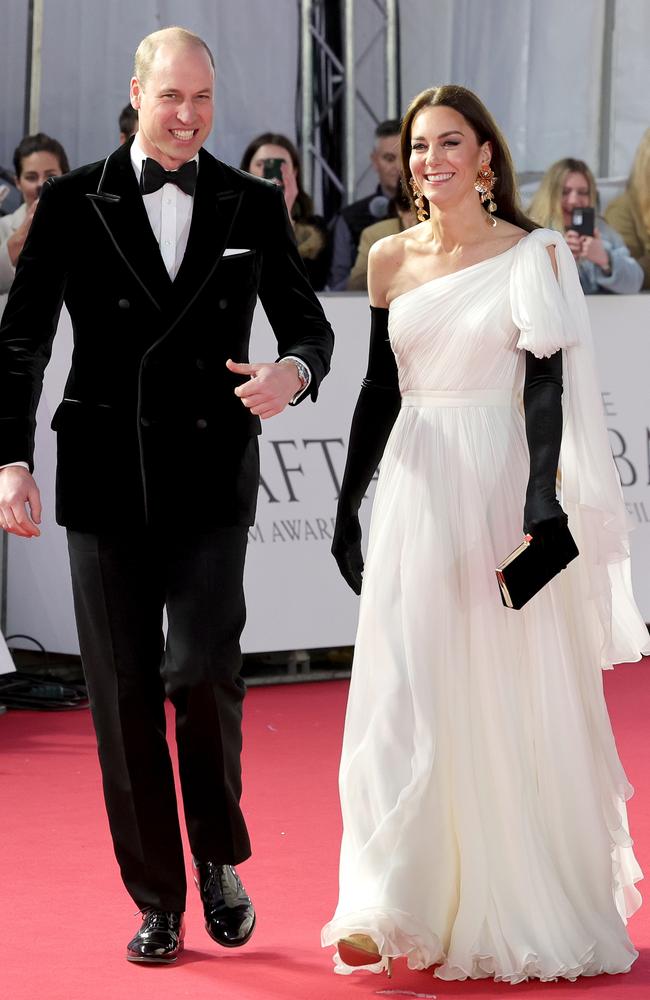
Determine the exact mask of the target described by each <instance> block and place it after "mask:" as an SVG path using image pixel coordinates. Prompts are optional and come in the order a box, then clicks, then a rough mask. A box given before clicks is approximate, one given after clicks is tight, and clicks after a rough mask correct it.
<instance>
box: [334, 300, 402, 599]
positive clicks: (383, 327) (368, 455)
mask: <svg viewBox="0 0 650 1000" xmlns="http://www.w3.org/2000/svg"><path fill="white" fill-rule="evenodd" d="M370 313H371V325H370V351H369V357H368V370H367V372H366V377H365V378H364V380H363V383H362V385H361V391H360V393H359V398H358V400H357V405H356V407H355V410H354V415H353V417H352V426H351V428H350V441H349V444H348V454H347V459H346V462H345V472H344V473H343V482H342V484H341V492H340V495H339V502H338V507H337V511H336V524H335V525H334V539H333V541H332V554H333V556H334V558H335V559H336V561H337V563H338V567H339V569H340V571H341V573H342V575H343V578H344V579H345V581H346V583H348V584H349V585H350V587H352V590H353V591H354V592H355V594H360V593H361V580H362V575H363V556H362V554H361V524H360V523H359V517H358V514H359V508H360V507H361V501H362V500H363V498H364V495H365V492H366V490H367V489H368V486H369V485H370V481H371V479H372V477H373V476H374V474H375V471H376V469H377V466H378V465H379V462H380V460H381V456H382V455H383V453H384V448H385V447H386V442H387V440H388V435H389V434H390V432H391V429H392V427H393V424H394V423H395V420H396V418H397V414H398V413H399V409H400V406H401V396H400V391H399V384H398V378H397V363H396V361H395V355H394V354H393V351H392V348H391V346H390V342H389V340H388V309H380V308H379V307H377V306H370Z"/></svg>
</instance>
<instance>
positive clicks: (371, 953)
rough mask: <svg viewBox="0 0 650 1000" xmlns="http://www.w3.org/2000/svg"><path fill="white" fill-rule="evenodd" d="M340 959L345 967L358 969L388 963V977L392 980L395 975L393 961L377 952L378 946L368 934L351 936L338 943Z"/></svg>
mask: <svg viewBox="0 0 650 1000" xmlns="http://www.w3.org/2000/svg"><path fill="white" fill-rule="evenodd" d="M336 947H337V950H338V953H339V958H340V959H341V961H342V962H343V964H344V965H350V966H352V967H353V968H356V967H358V966H361V965H376V964H377V962H381V961H385V962H386V975H387V976H388V978H389V979H390V978H391V977H392V974H393V970H392V961H393V960H392V959H391V958H386V959H384V958H383V956H382V955H380V954H379V952H378V951H377V945H376V944H375V942H374V941H373V940H372V938H371V937H370V936H369V935H368V934H350V936H349V937H344V938H341V939H340V940H339V941H337V943H336Z"/></svg>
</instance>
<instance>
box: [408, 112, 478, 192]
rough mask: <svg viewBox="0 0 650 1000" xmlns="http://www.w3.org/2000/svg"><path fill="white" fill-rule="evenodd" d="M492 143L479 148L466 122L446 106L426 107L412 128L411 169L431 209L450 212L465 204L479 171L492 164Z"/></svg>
mask: <svg viewBox="0 0 650 1000" xmlns="http://www.w3.org/2000/svg"><path fill="white" fill-rule="evenodd" d="M491 152H492V150H491V146H490V143H489V142H484V143H483V144H482V145H479V142H478V139H477V138H476V133H475V132H474V130H473V128H472V127H471V125H470V124H469V123H468V122H467V120H466V119H465V118H463V116H462V115H461V114H460V113H459V112H458V111H455V110H454V109H453V108H448V107H445V106H444V105H436V106H435V107H426V108H423V109H422V110H421V111H419V112H418V113H417V115H416V116H415V118H414V119H413V124H412V126H411V156H410V159H409V166H410V168H411V174H412V176H413V177H414V179H415V182H416V184H417V186H418V187H419V189H420V191H422V193H423V194H424V196H425V198H427V199H428V201H429V202H430V204H431V205H435V206H437V207H438V208H441V209H443V208H449V207H452V206H453V205H456V204H460V203H462V202H463V201H464V200H465V199H466V198H467V196H468V194H469V193H470V192H473V197H474V198H476V197H477V195H476V192H475V190H474V183H475V181H476V175H477V174H478V170H479V167H480V166H481V164H483V163H489V162H490V156H491Z"/></svg>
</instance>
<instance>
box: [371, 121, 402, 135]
mask: <svg viewBox="0 0 650 1000" xmlns="http://www.w3.org/2000/svg"><path fill="white" fill-rule="evenodd" d="M400 129H401V122H400V120H399V118H387V119H386V121H384V122H379V125H378V126H377V128H376V129H375V139H384V138H385V137H386V136H387V135H399V133H400Z"/></svg>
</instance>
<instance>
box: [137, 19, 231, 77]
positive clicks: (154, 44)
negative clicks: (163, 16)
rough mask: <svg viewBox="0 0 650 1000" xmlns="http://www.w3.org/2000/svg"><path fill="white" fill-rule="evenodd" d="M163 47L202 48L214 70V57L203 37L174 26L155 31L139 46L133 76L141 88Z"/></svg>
mask: <svg viewBox="0 0 650 1000" xmlns="http://www.w3.org/2000/svg"><path fill="white" fill-rule="evenodd" d="M161 45H194V46H196V47H197V48H201V49H203V50H204V51H205V52H207V54H208V58H209V60H210V63H211V64H212V69H213V70H214V56H213V55H212V52H211V51H210V48H209V47H208V45H207V43H206V42H204V41H203V39H202V38H201V36H200V35H195V34H194V32H193V31H189V30H188V29H187V28H179V27H178V26H177V25H174V26H173V27H171V28H161V29H160V30H159V31H153V32H152V33H151V34H150V35H147V36H146V38H143V39H142V41H141V42H140V44H139V45H138V47H137V49H136V52H135V59H134V63H133V75H134V76H135V77H137V78H138V80H139V81H140V84H141V86H144V84H145V83H146V80H147V76H148V75H149V71H150V69H151V64H152V62H153V61H154V58H155V55H156V52H157V51H158V49H159V48H160V46H161Z"/></svg>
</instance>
